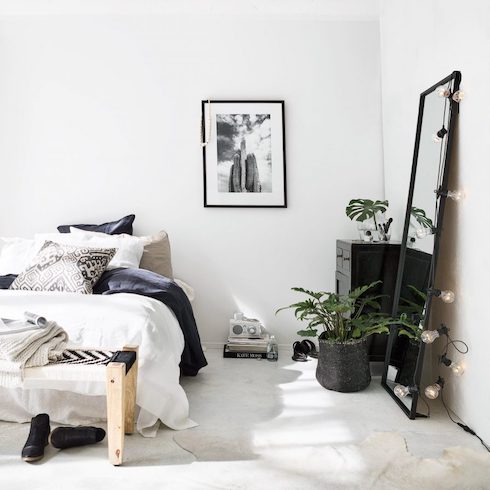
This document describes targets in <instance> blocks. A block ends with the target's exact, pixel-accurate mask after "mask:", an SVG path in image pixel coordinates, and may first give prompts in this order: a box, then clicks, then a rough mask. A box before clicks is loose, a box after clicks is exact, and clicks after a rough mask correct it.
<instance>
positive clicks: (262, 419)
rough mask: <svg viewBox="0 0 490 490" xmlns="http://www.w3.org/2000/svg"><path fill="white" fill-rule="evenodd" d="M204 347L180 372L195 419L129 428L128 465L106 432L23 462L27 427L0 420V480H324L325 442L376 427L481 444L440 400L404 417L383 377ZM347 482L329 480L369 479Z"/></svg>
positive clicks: (13, 485) (263, 484)
mask: <svg viewBox="0 0 490 490" xmlns="http://www.w3.org/2000/svg"><path fill="white" fill-rule="evenodd" d="M206 355H207V357H208V360H209V366H208V367H207V368H205V369H204V370H203V371H202V373H201V374H200V375H199V376H197V377H196V378H185V379H183V381H182V383H183V386H184V388H185V390H186V392H187V393H188V396H189V401H190V406H191V417H192V418H193V419H194V420H195V421H196V422H198V423H199V424H200V426H199V427H196V428H194V429H189V430H187V431H181V432H175V431H171V430H169V429H165V428H164V429H161V430H160V431H159V433H158V436H157V437H156V438H155V439H144V438H142V437H140V436H139V435H132V436H129V437H127V438H126V453H125V459H126V464H125V465H124V466H122V467H118V468H114V467H112V466H110V465H109V463H108V462H107V460H106V451H107V447H106V444H105V441H104V442H102V443H101V444H99V445H97V446H91V447H84V448H74V449H69V450H64V451H59V452H58V451H56V450H54V449H53V448H50V447H48V448H47V450H46V456H45V458H44V459H43V460H42V461H40V462H39V463H36V464H27V463H24V462H23V461H21V459H20V457H19V455H20V451H21V448H22V446H23V444H24V441H25V438H26V436H27V433H28V431H29V426H28V425H27V424H13V423H6V422H1V423H0V488H1V489H2V490H3V489H6V490H16V489H33V488H35V489H36V490H42V489H48V488H49V489H50V490H54V489H58V488H59V489H61V488H63V489H65V488H72V489H85V488H86V489H89V488H90V489H94V488H103V486H105V485H109V484H110V485H111V486H113V487H114V488H116V487H117V489H118V490H122V489H126V488H128V489H129V488H131V489H138V488H139V487H141V488H142V487H143V485H144V486H145V487H146V488H148V489H152V488H158V489H161V488H169V489H173V488H175V489H177V488H178V489H184V490H186V489H256V488H257V489H259V488H281V489H296V488H298V489H309V488H312V489H313V488H327V487H326V486H325V485H326V480H324V479H323V478H322V464H324V465H326V463H323V462H322V460H321V458H322V455H324V454H327V453H325V451H326V450H327V449H330V450H332V448H334V449H335V451H336V452H337V453H339V454H340V453H342V448H347V447H352V446H353V445H356V444H359V443H361V442H362V441H363V440H364V439H365V438H366V437H368V436H370V435H372V434H373V433H378V432H397V433H400V434H401V435H402V436H403V438H404V439H405V441H406V446H407V449H408V451H409V452H410V453H412V454H413V455H414V456H418V457H423V458H439V457H440V456H441V453H442V450H443V449H444V448H446V447H449V446H463V447H466V448H471V449H474V450H475V451H477V452H479V453H480V452H482V451H483V449H482V447H481V445H480V444H479V442H478V441H477V440H476V438H474V437H472V436H470V435H468V434H466V433H465V432H464V431H462V430H461V429H460V428H459V427H457V426H455V425H454V424H452V423H451V422H450V421H449V420H448V418H447V416H446V415H445V414H444V413H443V412H442V411H441V409H440V407H438V406H437V405H436V406H433V407H432V412H433V413H432V416H431V418H430V419H418V420H414V421H412V420H409V419H408V418H407V417H406V416H405V415H404V414H403V413H402V412H401V411H400V409H399V408H398V406H397V405H396V404H395V403H394V402H393V400H392V399H391V398H390V397H389V396H388V394H387V393H386V392H385V391H384V390H383V389H382V388H381V386H380V385H379V378H373V381H372V383H371V385H370V386H369V388H368V389H366V390H365V391H362V392H360V393H354V394H343V393H335V392H331V391H328V390H325V389H323V388H322V387H320V385H319V384H318V383H317V381H316V380H315V365H316V361H310V362H308V363H295V362H293V361H291V360H290V353H289V352H282V351H281V352H280V359H279V362H278V363H271V362H268V361H266V360H260V361H258V360H249V359H223V358H222V357H221V351H220V350H214V349H210V350H208V351H207V353H206ZM387 461H388V460H387ZM361 463H362V462H361ZM361 463H359V464H361ZM353 464H354V463H352V462H349V465H350V466H349V472H350V473H353V472H355V465H354V466H352V465H353ZM327 466H328V465H326V466H325V468H326V467H327ZM329 481H330V482H331V481H332V480H329ZM353 481H354V480H352V481H351V483H350V484H349V483H345V481H344V482H342V481H339V482H338V485H333V486H332V485H331V484H329V486H328V488H329V489H330V488H367V487H363V485H362V484H358V483H356V484H354V483H353ZM369 488H378V487H375V486H370V487H369ZM444 488H446V487H444ZM482 488H484V487H482Z"/></svg>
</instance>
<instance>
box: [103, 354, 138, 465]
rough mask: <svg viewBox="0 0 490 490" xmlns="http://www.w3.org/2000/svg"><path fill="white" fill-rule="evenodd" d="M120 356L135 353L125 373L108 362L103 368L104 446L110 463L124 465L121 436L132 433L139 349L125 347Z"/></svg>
mask: <svg viewBox="0 0 490 490" xmlns="http://www.w3.org/2000/svg"><path fill="white" fill-rule="evenodd" d="M122 352H135V353H136V358H135V361H134V363H133V364H132V366H131V367H130V368H129V369H127V368H126V364H125V363H124V362H110V363H109V364H108V365H107V368H106V392H107V444H108V446H109V461H110V462H111V463H112V464H113V465H115V466H119V465H121V464H122V463H123V453H124V435H125V434H132V433H133V432H134V424H135V411H136V390H137V380H138V347H137V346H134V345H126V346H124V347H123V348H122Z"/></svg>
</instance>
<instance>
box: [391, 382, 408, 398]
mask: <svg viewBox="0 0 490 490" xmlns="http://www.w3.org/2000/svg"><path fill="white" fill-rule="evenodd" d="M393 391H394V393H395V395H396V396H397V397H398V398H405V397H406V396H407V395H408V394H409V393H410V390H409V388H408V386H403V385H396V386H395V388H394V390H393Z"/></svg>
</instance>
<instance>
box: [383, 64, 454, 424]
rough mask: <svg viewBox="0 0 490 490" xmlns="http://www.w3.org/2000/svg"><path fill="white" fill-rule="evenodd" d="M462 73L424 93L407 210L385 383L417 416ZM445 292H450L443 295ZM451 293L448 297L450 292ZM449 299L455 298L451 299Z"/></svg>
mask: <svg viewBox="0 0 490 490" xmlns="http://www.w3.org/2000/svg"><path fill="white" fill-rule="evenodd" d="M460 83H461V73H460V72H459V71H454V72H453V73H451V75H449V76H447V77H446V78H444V79H442V80H440V81H439V82H437V83H436V84H434V85H432V86H431V87H430V88H428V89H427V90H425V91H424V92H422V93H421V94H420V102H419V112H418V119H417V131H416V136H415V146H414V152H413V160H412V172H411V176H410V186H409V193H408V200H407V207H406V213H405V223H404V228H403V236H402V242H401V246H400V258H399V263H398V271H397V280H396V284H395V290H394V293H393V311H392V316H393V318H397V319H399V323H397V324H394V325H392V326H391V330H390V335H389V339H388V345H387V350H386V357H385V364H384V370H383V376H382V379H381V384H382V385H383V387H384V388H385V389H386V391H387V392H388V393H389V394H390V395H391V396H392V398H393V399H394V400H395V401H396V403H397V404H398V405H399V406H400V407H401V409H402V410H403V411H404V412H405V414H406V415H407V416H408V417H409V418H411V419H414V418H416V417H423V416H424V415H423V414H421V413H419V412H418V411H417V404H418V401H419V388H420V386H419V385H420V380H421V376H422V367H423V360H424V347H425V344H424V343H423V342H422V341H421V340H420V335H421V333H422V331H423V330H425V329H427V328H428V326H429V320H430V312H431V303H432V299H433V298H434V296H437V295H438V296H441V291H440V290H439V289H436V286H437V285H435V284H434V279H435V273H436V267H437V255H438V251H439V244H440V240H441V239H442V238H443V237H442V236H441V235H442V222H443V217H444V206H445V201H446V198H447V197H448V194H447V192H448V189H447V183H448V177H449V162H450V155H451V146H452V141H453V138H454V127H455V122H456V117H457V115H458V112H459V100H460V99H459V98H458V95H459V94H460V92H459V87H460ZM443 296H444V295H443ZM444 297H445V296H444ZM446 299H448V300H451V297H450V295H449V297H447V298H446Z"/></svg>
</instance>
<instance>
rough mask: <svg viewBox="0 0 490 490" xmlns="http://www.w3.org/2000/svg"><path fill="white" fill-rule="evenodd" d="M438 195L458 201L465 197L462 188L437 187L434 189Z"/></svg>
mask: <svg viewBox="0 0 490 490" xmlns="http://www.w3.org/2000/svg"><path fill="white" fill-rule="evenodd" d="M434 192H435V193H436V194H437V195H438V196H439V197H449V198H450V199H452V200H453V201H456V202H459V201H461V200H462V199H464V197H465V193H464V191H462V190H455V191H445V190H443V189H437V190H435V191H434Z"/></svg>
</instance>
